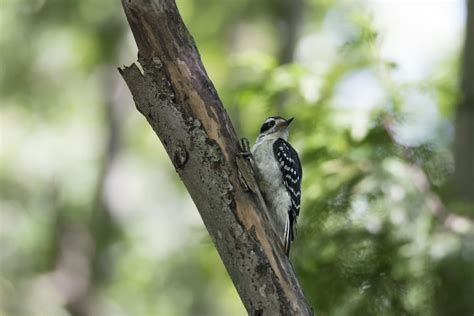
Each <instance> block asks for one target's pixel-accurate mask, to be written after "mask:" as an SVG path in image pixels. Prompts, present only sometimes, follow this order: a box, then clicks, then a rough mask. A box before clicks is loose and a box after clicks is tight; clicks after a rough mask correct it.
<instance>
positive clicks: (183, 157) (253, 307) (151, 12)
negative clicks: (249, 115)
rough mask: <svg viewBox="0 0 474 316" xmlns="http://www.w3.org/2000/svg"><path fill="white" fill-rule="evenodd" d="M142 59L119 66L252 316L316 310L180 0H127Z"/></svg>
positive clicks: (123, 3) (130, 23)
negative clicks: (179, 5) (263, 198)
mask: <svg viewBox="0 0 474 316" xmlns="http://www.w3.org/2000/svg"><path fill="white" fill-rule="evenodd" d="M122 5H123V8H124V10H125V14H126V16H127V19H128V22H129V25H130V28H131V29H132V32H133V35H134V37H135V41H136V43H137V46H138V63H136V64H133V65H131V66H129V67H124V68H122V69H120V72H121V74H122V76H123V78H124V79H125V81H126V83H127V85H128V87H129V89H130V91H131V93H132V95H133V98H134V100H135V103H136V106H137V109H138V110H139V111H140V112H141V113H142V114H143V115H144V116H145V117H146V118H147V120H148V122H149V123H150V125H151V126H152V127H153V129H154V130H155V132H156V134H157V135H158V137H159V138H160V140H161V142H162V143H163V145H164V147H165V149H166V151H167V153H168V155H169V157H170V159H171V161H172V163H173V165H174V167H175V168H176V171H177V173H178V174H179V176H180V178H181V180H182V181H183V183H184V184H185V186H186V188H187V189H188V191H189V193H190V195H191V197H192V199H193V201H194V203H195V204H196V206H197V208H198V210H199V213H200V214H201V217H202V219H203V221H204V224H205V225H206V228H207V230H208V232H209V234H210V236H211V238H212V240H213V242H214V244H215V246H216V248H217V250H218V252H219V255H220V257H221V259H222V261H223V263H224V265H225V266H226V269H227V271H228V273H229V274H230V276H231V279H232V281H233V282H234V285H235V287H236V289H237V291H238V293H239V295H240V297H241V299H242V302H243V303H244V305H245V307H246V309H247V311H248V313H249V314H250V315H269V316H270V315H272V316H273V315H312V310H311V308H310V307H309V305H308V303H307V301H306V299H305V297H304V295H303V292H302V290H301V287H300V285H299V283H298V280H297V279H296V276H295V274H294V271H293V268H292V266H291V264H290V262H289V260H288V258H287V257H286V256H285V254H284V252H283V249H282V245H281V243H280V241H279V239H278V238H276V235H275V233H274V231H273V229H272V225H271V223H270V222H269V216H268V214H267V213H266V211H265V207H264V206H263V205H262V203H261V202H260V201H261V199H259V198H258V193H259V192H258V188H257V189H255V188H256V185H255V180H254V179H253V176H252V174H251V172H250V169H249V165H248V164H245V163H242V161H243V160H242V159H241V158H239V156H238V155H237V154H238V152H239V151H240V147H239V142H238V138H237V135H236V133H235V131H234V128H233V127H232V123H231V121H230V119H229V117H228V116H227V113H226V111H225V109H224V107H223V106H222V103H221V101H220V99H219V97H218V96H217V92H216V90H215V88H214V86H213V84H212V82H211V81H210V80H209V78H208V76H207V74H206V71H205V69H204V67H203V65H202V62H201V59H200V57H199V53H198V51H197V49H196V46H195V44H194V41H193V39H192V37H191V35H190V34H189V32H188V31H187V29H186V27H185V25H184V23H183V21H182V20H181V17H180V15H179V13H178V10H177V8H176V4H175V2H174V0H122Z"/></svg>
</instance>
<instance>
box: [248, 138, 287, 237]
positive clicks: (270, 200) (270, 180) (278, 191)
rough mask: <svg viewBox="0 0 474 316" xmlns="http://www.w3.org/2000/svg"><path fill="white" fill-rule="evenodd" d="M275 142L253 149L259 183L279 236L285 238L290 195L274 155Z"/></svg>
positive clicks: (263, 143)
mask: <svg viewBox="0 0 474 316" xmlns="http://www.w3.org/2000/svg"><path fill="white" fill-rule="evenodd" d="M273 142H274V141H264V142H262V143H259V144H256V145H255V146H254V147H253V148H252V155H253V158H254V161H255V166H256V169H257V170H256V171H257V172H256V173H257V181H258V184H259V187H260V190H261V191H262V195H263V198H264V200H265V203H266V204H267V207H268V209H269V211H270V213H271V214H275V216H274V218H275V219H276V221H275V225H276V227H275V228H276V229H277V233H278V234H279V236H282V237H283V232H284V230H285V224H286V221H287V220H288V211H289V207H290V205H291V200H290V195H289V194H288V191H287V190H286V187H285V185H284V184H283V177H282V173H281V171H280V167H279V166H278V163H277V160H276V159H275V157H274V154H273Z"/></svg>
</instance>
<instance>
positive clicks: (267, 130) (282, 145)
mask: <svg viewBox="0 0 474 316" xmlns="http://www.w3.org/2000/svg"><path fill="white" fill-rule="evenodd" d="M293 119H294V118H290V119H288V120H287V119H284V118H282V117H280V116H271V117H268V118H267V119H265V121H264V122H263V124H262V126H261V129H260V134H259V135H258V137H257V139H256V141H255V144H254V145H253V146H252V148H251V153H252V157H253V161H254V168H255V175H256V180H257V183H258V186H259V188H260V191H261V193H262V197H263V199H264V201H265V204H266V205H267V208H268V209H269V211H270V215H271V216H272V218H273V222H274V225H275V229H276V233H277V235H278V236H279V237H280V239H281V241H282V243H283V249H284V250H285V253H286V255H287V256H289V254H290V246H291V242H292V241H293V239H294V236H295V230H296V220H297V218H298V215H299V213H300V202H301V180H302V178H303V169H302V167H301V162H300V159H299V157H298V153H297V152H296V150H295V149H294V148H293V146H291V144H290V143H289V142H288V127H289V125H290V123H291V122H292V121H293Z"/></svg>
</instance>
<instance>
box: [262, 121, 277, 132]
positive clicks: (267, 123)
mask: <svg viewBox="0 0 474 316" xmlns="http://www.w3.org/2000/svg"><path fill="white" fill-rule="evenodd" d="M273 126H275V119H274V118H273V117H270V118H268V119H266V120H265V122H264V123H263V125H262V127H261V128H260V134H262V133H265V132H266V131H268V130H269V129H270V128H272V127H273Z"/></svg>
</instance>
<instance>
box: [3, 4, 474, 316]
mask: <svg viewBox="0 0 474 316" xmlns="http://www.w3.org/2000/svg"><path fill="white" fill-rule="evenodd" d="M177 2H178V6H179V9H180V11H181V14H182V16H183V19H184V20H185V22H186V24H187V26H188V28H189V30H190V32H191V33H192V34H193V36H194V38H195V40H196V43H197V46H198V48H199V50H200V53H201V55H202V59H203V62H204V64H205V66H206V68H207V71H208V73H209V75H210V77H211V79H212V80H213V82H214V84H215V85H216V87H217V89H218V91H219V94H220V96H221V98H222V100H223V102H224V104H225V106H226V108H227V111H228V112H229V114H230V116H231V118H232V120H233V122H234V124H235V127H236V129H237V131H238V132H239V135H240V136H241V137H248V138H249V139H254V138H255V137H256V136H257V133H258V129H259V126H260V123H261V121H262V120H263V119H264V118H265V117H267V116H269V115H275V114H278V115H282V116H287V117H290V116H294V117H296V119H295V122H294V124H293V126H292V130H291V136H290V139H291V141H292V143H293V144H294V145H295V147H296V148H297V149H298V151H299V152H300V155H301V157H302V162H303V167H304V181H303V192H304V193H303V205H302V214H301V217H300V220H299V229H298V235H297V239H296V242H295V243H294V247H293V252H292V262H293V265H294V267H295V269H296V272H297V274H298V276H299V279H300V281H301V283H302V286H303V289H304V292H305V294H306V296H307V297H308V299H309V300H310V302H311V305H312V306H313V307H314V308H315V310H316V312H317V313H318V314H319V315H472V314H473V313H474V268H473V267H474V233H473V229H474V228H473V220H474V211H473V210H474V207H473V204H472V203H473V199H474V197H473V196H472V195H471V193H472V182H471V181H468V182H467V183H471V187H470V188H469V186H466V185H462V183H464V184H465V183H466V174H465V172H464V171H465V170H459V168H457V169H456V168H455V167H456V166H466V165H467V166H469V164H470V163H472V161H471V162H469V161H466V159H467V158H468V157H469V155H462V154H461V155H456V153H457V152H459V151H457V150H458V149H459V150H461V151H463V152H471V153H472V150H473V144H474V141H473V143H469V142H467V145H466V143H464V144H465V145H464V146H463V147H462V148H456V146H459V142H458V141H457V140H458V138H459V137H461V136H462V135H464V136H463V137H468V138H470V139H471V141H472V139H473V138H474V135H470V136H469V132H468V130H466V129H461V128H458V132H456V131H457V126H456V124H457V122H458V121H457V120H456V113H457V112H458V109H459V104H460V102H461V98H460V96H461V95H462V94H461V92H460V86H461V84H460V83H461V77H462V74H463V73H464V72H465V71H466V69H465V67H464V66H463V65H464V63H463V62H462V58H461V56H462V52H463V50H464V38H465V34H466V29H468V31H469V32H474V30H473V29H469V28H466V22H467V12H468V10H467V7H466V2H464V1H460V0H452V1H448V0H446V1H441V0H439V1H427V0H425V1H421V0H416V1H408V0H407V1H361V0H358V1H342V0H293V1H292V0H272V1H270V0H262V1H252V0H240V1H231V0H199V1H197V0H195V1H192V0H178V1H177ZM472 7H473V6H472V5H471V9H472ZM471 14H472V10H471ZM136 51H137V49H136V46H135V43H134V41H133V37H132V35H131V32H130V30H129V29H128V26H127V24H126V19H125V16H124V14H123V11H122V8H121V5H120V1H118V0H101V1H96V0H0V102H1V109H0V128H1V131H0V132H1V157H0V185H1V191H0V269H1V270H0V315H2V316H3V315H50V316H56V315H57V316H63V315H74V316H76V315H77V316H82V315H84V316H85V315H106V316H107V315H164V316H168V315H170V316H173V315H177V316H180V315H244V314H245V310H244V308H243V306H242V304H241V302H240V299H239V297H238V295H237V293H236V291H235V289H234V288H233V285H232V283H231V281H230V279H229V277H228V276H227V274H226V272H225V269H224V267H223V265H222V263H221V261H220V259H219V256H218V254H217V253H216V251H215V249H214V248H213V245H212V242H211V241H210V239H209V237H208V235H207V232H206V231H205V228H204V226H203V224H202V221H201V219H200V217H199V214H198V212H197V210H196V209H195V207H194V204H193V203H192V201H191V200H190V198H189V196H188V194H187V192H186V190H185V189H184V186H183V185H182V183H181V182H180V181H179V179H178V177H177V174H176V173H175V171H174V170H173V168H172V164H171V163H170V162H169V160H168V157H167V155H166V153H165V151H164V149H163V147H162V145H161V143H160V142H159V140H158V139H157V137H156V136H155V135H154V133H153V132H152V130H151V128H150V127H149V125H148V124H147V123H146V120H145V119H144V118H143V117H141V115H140V114H139V113H138V112H137V111H136V110H135V107H134V104H133V101H132V99H131V96H130V93H129V91H128V90H127V88H126V86H125V84H124V82H123V80H122V79H121V77H120V76H119V73H118V71H117V67H118V66H122V65H129V64H130V63H132V62H133V61H135V60H136ZM471 57H474V56H471ZM466 59H467V58H466ZM471 65H472V63H471ZM471 73H472V70H471ZM471 78H472V77H471ZM471 88H473V89H474V83H473V85H472V86H471ZM470 107H471V108H472V107H473V105H472V104H471V105H470ZM470 113H471V116H470V117H469V116H463V117H464V118H465V119H466V120H468V122H469V120H470V123H469V124H470V127H471V131H472V124H473V123H474V118H473V116H472V111H471V112H470ZM468 126H469V125H468ZM461 134H462V135H461ZM460 135H461V136H460ZM456 170H457V171H458V172H456ZM471 170H472V169H471ZM471 180H474V179H471ZM463 181H464V182H463ZM458 184H459V185H458Z"/></svg>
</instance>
